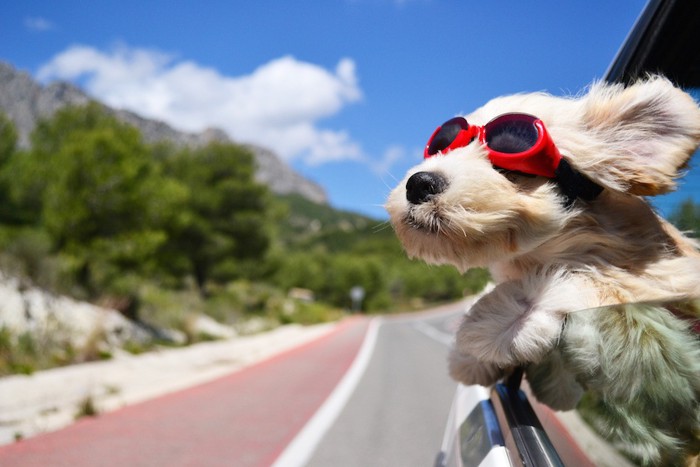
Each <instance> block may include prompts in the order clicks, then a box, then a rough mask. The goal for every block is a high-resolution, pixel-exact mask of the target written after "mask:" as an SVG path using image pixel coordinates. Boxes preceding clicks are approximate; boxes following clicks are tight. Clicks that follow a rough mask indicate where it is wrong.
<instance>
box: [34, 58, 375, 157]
mask: <svg viewBox="0 0 700 467" xmlns="http://www.w3.org/2000/svg"><path fill="white" fill-rule="evenodd" d="M38 77H39V79H41V80H42V81H47V80H50V79H56V78H58V79H67V80H80V82H81V83H82V84H83V86H84V87H85V88H86V90H87V91H88V92H89V93H90V94H91V95H93V96H94V97H96V98H97V99H99V100H101V101H103V102H105V103H107V104H108V105H110V106H114V107H117V108H123V109H128V110H132V111H134V112H137V113H139V114H141V115H144V116H147V117H151V118H157V119H160V120H163V121H166V122H168V123H170V124H171V125H173V126H174V127H176V128H180V129H184V130H188V131H201V130H203V129H205V128H207V127H218V128H222V129H224V130H225V131H227V132H228V133H229V135H230V136H231V137H232V138H234V139H235V140H237V141H242V142H252V143H257V144H260V145H263V146H266V147H269V148H271V149H273V150H274V151H276V152H277V153H278V154H279V155H280V156H282V157H284V158H286V159H292V158H295V157H301V158H303V159H304V160H305V161H306V162H307V163H309V164H320V163H324V162H328V161H337V160H347V159H352V160H362V159H363V155H362V150H361V148H360V146H359V144H358V143H357V142H355V141H353V140H352V138H351V137H350V136H349V135H348V134H347V133H346V132H344V131H338V130H329V129H323V128H320V127H319V126H318V121H319V120H320V119H322V118H324V117H329V116H332V115H335V114H337V113H338V112H340V111H341V110H342V109H343V107H345V106H346V105H348V104H350V103H352V102H356V101H358V100H359V99H361V98H362V91H361V90H360V87H359V85H358V81H357V75H356V71H355V63H354V62H353V61H352V60H351V59H349V58H344V59H342V60H340V61H339V62H338V64H337V66H336V67H335V70H327V69H325V68H323V67H321V66H319V65H315V64H312V63H308V62H303V61H300V60H297V59H296V58H294V57H292V56H284V57H281V58H278V59H275V60H272V61H270V62H268V63H265V64H263V65H261V66H260V67H259V68H257V69H255V70H253V71H252V72H251V73H250V74H247V75H243V76H235V77H231V76H224V75H222V74H221V73H219V72H218V71H217V70H215V69H212V68H207V67H204V66H202V65H199V64H197V63H194V62H192V61H177V60H176V59H175V58H174V57H173V56H171V55H168V54H164V53H162V52H159V51H155V50H147V49H138V48H129V47H125V46H121V47H116V48H114V49H113V50H111V51H109V52H104V51H101V50H98V49H95V48H93V47H88V46H73V47H70V48H68V49H67V50H65V51H64V52H62V53H60V54H58V55H56V56H55V57H54V58H53V59H52V60H51V61H49V62H48V63H47V64H46V65H44V66H43V67H42V68H41V69H40V70H39V73H38Z"/></svg>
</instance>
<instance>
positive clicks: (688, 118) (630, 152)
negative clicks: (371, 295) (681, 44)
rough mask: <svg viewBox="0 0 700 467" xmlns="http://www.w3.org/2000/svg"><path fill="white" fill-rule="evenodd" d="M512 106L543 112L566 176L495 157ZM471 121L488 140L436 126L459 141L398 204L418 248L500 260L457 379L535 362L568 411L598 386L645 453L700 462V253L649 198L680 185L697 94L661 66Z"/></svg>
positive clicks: (394, 219) (516, 98) (489, 377)
mask: <svg viewBox="0 0 700 467" xmlns="http://www.w3.org/2000/svg"><path fill="white" fill-rule="evenodd" d="M513 112H518V113H524V114H529V115H532V116H536V117H537V118H539V119H540V120H541V121H542V122H543V123H544V125H545V126H546V131H547V132H548V134H549V135H550V137H551V140H552V141H553V143H554V145H556V148H558V154H559V155H560V156H561V161H562V162H561V165H560V166H559V167H558V168H557V171H556V173H554V174H547V175H545V176H543V175H538V174H535V175H532V174H531V173H523V171H518V170H508V167H505V168H504V167H502V165H503V164H500V163H498V161H495V160H494V159H495V156H493V155H492V154H490V153H489V147H488V146H489V145H490V144H491V143H490V142H488V138H489V135H488V125H487V122H489V121H491V120H493V119H494V118H496V117H497V116H499V115H503V114H508V113H513ZM466 122H468V123H469V124H470V125H473V126H474V128H482V129H483V128H486V132H487V134H486V138H485V139H484V138H481V137H477V136H476V135H479V134H480V133H479V132H478V131H477V132H476V133H473V134H472V137H473V141H471V142H470V140H466V141H464V142H463V143H462V144H461V145H460V144H458V145H457V146H458V147H455V148H447V147H446V145H447V144H448V143H450V142H451V141H452V140H451V138H452V137H453V135H444V134H441V133H439V134H435V135H434V136H433V138H435V140H440V139H446V141H443V142H441V143H439V142H438V143H439V144H437V143H436V147H437V150H436V149H435V148H432V152H434V154H427V153H426V156H428V157H426V159H425V160H424V161H423V162H422V163H421V164H419V165H418V166H416V167H414V168H413V169H411V170H410V171H409V172H408V174H407V175H406V178H405V179H404V180H403V181H402V182H401V183H400V184H399V185H398V187H397V188H395V189H394V190H393V191H392V192H391V194H390V195H389V199H388V201H387V205H386V208H387V210H388V212H389V214H390V217H391V223H392V225H393V227H394V229H395V231H396V234H397V235H398V237H399V239H400V240H401V242H402V244H403V246H404V249H405V250H406V252H407V254H408V255H409V256H411V257H416V258H421V259H423V260H424V261H426V262H428V263H431V264H451V265H454V266H456V267H457V268H458V269H459V270H461V271H466V270H467V269H469V268H472V267H487V268H488V269H489V271H490V272H491V275H492V277H493V279H494V281H495V282H496V284H497V285H496V287H495V288H494V289H493V290H492V291H491V292H489V293H487V294H486V295H484V296H483V297H482V298H481V299H480V300H479V301H477V302H476V303H475V304H474V305H473V306H472V307H471V309H470V310H469V311H468V312H467V314H466V315H465V317H464V319H463V322H462V324H461V326H460V329H459V331H458V333H457V336H456V343H455V348H454V350H453V351H452V355H451V357H450V373H451V375H452V376H453V377H454V378H455V379H457V380H459V381H461V382H463V383H465V384H482V385H491V384H493V383H494V382H496V381H497V380H499V379H501V378H503V377H504V376H505V375H507V374H509V373H510V372H511V371H512V370H513V369H514V368H516V367H522V366H524V367H525V368H526V377H527V379H528V382H529V384H530V386H531V389H532V391H533V393H534V395H535V396H536V397H537V399H539V400H540V401H541V402H543V403H545V404H548V405H549V406H551V407H552V408H554V409H557V410H569V409H572V408H574V407H575V406H576V404H577V402H578V401H579V399H580V398H581V396H582V394H583V393H584V392H586V391H589V392H590V393H591V397H592V399H593V400H594V401H596V402H595V403H597V404H598V408H599V409H600V412H601V414H602V416H603V417H604V422H603V423H601V428H602V429H604V430H605V432H606V433H607V434H608V435H609V436H610V437H611V438H612V439H614V440H616V441H617V442H618V443H619V444H620V445H621V447H622V448H623V449H626V450H627V451H628V452H629V453H631V454H632V455H633V456H635V457H636V458H638V459H639V460H640V461H641V462H642V463H645V464H655V465H679V464H683V463H692V462H694V460H693V458H694V457H695V456H696V455H697V454H698V452H699V451H700V407H699V404H698V400H699V399H700V339H699V338H698V334H697V333H696V332H697V331H696V330H694V329H693V326H694V323H696V322H697V321H695V320H697V319H698V318H700V311H699V310H700V307H698V306H696V302H694V301H692V299H694V298H696V297H700V254H699V253H698V244H697V243H696V242H695V241H694V240H692V239H690V238H688V237H686V236H684V235H683V234H681V233H680V232H679V231H678V230H676V229H675V228H674V227H673V226H672V225H670V224H669V223H668V222H666V221H664V220H663V219H661V218H660V217H659V216H658V215H657V214H656V213H655V211H654V210H653V209H652V208H651V207H650V206H649V204H648V203H647V201H646V200H645V198H644V197H647V196H654V195H659V194H663V193H666V192H669V191H671V190H673V189H674V188H675V181H674V180H675V179H676V178H677V177H679V176H680V175H681V174H682V170H683V169H684V167H686V164H687V163H688V160H689V158H690V156H691V155H692V153H693V151H694V150H695V149H696V147H697V146H698V143H700V109H699V108H698V106H697V104H696V103H695V102H694V101H693V99H692V98H691V97H690V96H689V95H687V94H685V93H684V92H682V91H680V90H679V89H677V88H675V87H674V86H673V85H672V84H671V83H670V82H669V81H668V80H666V79H664V78H661V77H649V78H647V79H645V80H643V81H640V82H638V83H636V84H633V85H631V86H628V87H624V86H621V85H609V84H602V83H598V84H595V85H593V86H591V88H590V89H589V91H588V93H587V94H585V95H583V96H581V97H577V98H562V97H554V96H551V95H547V94H543V93H537V94H522V95H513V96H506V97H501V98H497V99H494V100H492V101H490V102H488V103H487V104H486V105H484V106H483V107H481V108H480V109H478V110H476V111H475V112H474V113H472V114H470V115H468V116H466ZM466 122H464V123H466ZM445 125H447V123H446V124H445ZM463 126H464V128H466V126H465V125H463ZM464 128H462V130H464ZM458 129H459V128H458ZM465 131H466V130H465ZM470 131H471V130H470ZM436 133H437V131H436ZM506 133H507V132H506ZM482 136H483V134H482ZM506 136H507V135H506ZM513 137H514V138H515V139H516V140H517V139H518V138H519V137H520V136H519V135H518V134H517V131H515V134H514V135H513ZM508 144H509V143H507V142H506V143H501V145H500V147H501V148H507V147H508ZM514 144H515V145H516V146H517V141H516V142H515V143H514ZM529 144H531V143H526V144H525V147H527V146H528V145H529ZM427 151H428V148H426V152H427ZM500 151H503V152H511V153H513V152H517V151H518V149H517V148H516V149H511V150H505V149H500ZM499 165H501V166H499ZM506 165H507V164H506ZM670 300H675V301H676V302H675V303H670ZM604 306H605V308H601V307H604ZM695 461H697V458H696V459H695Z"/></svg>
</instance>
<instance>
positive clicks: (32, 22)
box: [24, 16, 55, 32]
mask: <svg viewBox="0 0 700 467" xmlns="http://www.w3.org/2000/svg"><path fill="white" fill-rule="evenodd" d="M24 27H25V28H27V29H29V30H30V31H32V32H45V31H51V30H52V29H54V28H55V25H54V24H53V23H52V22H51V21H49V20H47V19H46V18H41V17H37V16H32V17H29V18H25V19H24Z"/></svg>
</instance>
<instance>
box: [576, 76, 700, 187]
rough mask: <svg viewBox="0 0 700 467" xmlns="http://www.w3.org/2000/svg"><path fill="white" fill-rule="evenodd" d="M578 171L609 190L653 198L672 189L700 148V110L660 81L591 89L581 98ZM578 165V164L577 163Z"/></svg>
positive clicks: (684, 95) (653, 79)
mask: <svg viewBox="0 0 700 467" xmlns="http://www.w3.org/2000/svg"><path fill="white" fill-rule="evenodd" d="M582 124H583V125H584V127H585V134H586V135H587V137H586V140H587V143H584V144H586V145H587V146H588V147H586V148H585V149H584V148H581V149H582V150H583V152H585V153H586V157H585V158H584V159H585V160H581V161H578V160H577V161H576V162H577V163H578V162H580V163H581V169H582V171H584V172H585V173H587V174H588V175H589V176H590V177H591V178H592V179H593V180H596V181H599V182H601V184H603V185H606V186H607V187H608V188H612V189H616V190H620V191H625V192H627V193H631V194H635V195H644V196H649V195H657V194H661V193H665V192H668V191H671V190H673V189H674V188H675V179H676V178H677V177H678V176H679V175H680V174H681V173H680V172H681V170H682V169H683V168H684V167H685V166H686V163H687V162H688V159H689V158H690V156H691V155H692V154H693V151H695V149H696V147H697V146H698V143H700V108H698V105H697V103H696V102H695V101H694V100H693V99H692V98H691V97H690V96H689V95H688V94H686V93H684V92H683V91H681V90H679V89H677V88H675V87H674V86H673V85H672V84H671V82H670V81H668V80H667V79H665V78H662V77H650V78H648V79H645V80H643V81H640V82H637V83H636V84H633V85H631V86H629V87H624V86H622V85H610V84H602V83H599V84H595V85H593V86H592V87H591V90H590V92H589V93H588V95H587V96H585V97H584V98H583V114H582ZM577 165H578V164H577Z"/></svg>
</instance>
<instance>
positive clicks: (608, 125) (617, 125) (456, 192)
mask: <svg viewBox="0 0 700 467" xmlns="http://www.w3.org/2000/svg"><path fill="white" fill-rule="evenodd" d="M510 112H520V113H527V114H530V115H534V116H537V117H538V118H540V119H541V120H542V121H543V122H544V123H545V125H546V127H547V129H548V131H549V133H550V135H551V136H552V139H553V140H554V143H555V144H556V146H557V147H558V149H559V151H560V153H561V155H562V156H563V157H564V159H566V160H567V161H568V162H569V163H570V164H571V165H572V166H574V167H575V168H576V169H577V170H578V171H580V172H581V173H583V174H585V175H586V176H587V177H588V178H589V179H591V180H593V181H595V182H596V183H597V184H599V185H600V186H602V187H604V188H605V189H606V190H612V191H616V192H618V193H625V194H627V195H630V196H633V195H654V194H658V193H663V192H666V191H669V190H671V189H673V187H674V178H675V177H676V176H677V175H678V170H679V168H680V167H681V166H683V164H685V162H686V161H687V159H688V157H689V156H690V154H692V152H693V150H694V149H695V147H696V145H697V143H698V140H699V139H700V111H699V110H698V108H697V105H696V104H695V103H694V102H693V101H692V99H691V98H690V97H689V96H688V95H686V94H685V93H682V92H681V91H679V90H677V89H676V88H674V87H673V86H672V85H671V84H670V83H669V82H668V81H666V80H663V79H660V78H656V79H652V80H649V81H647V82H643V83H640V84H637V85H634V86H631V87H629V88H622V87H621V86H606V85H597V86H594V87H593V88H592V89H591V91H590V92H589V94H588V95H586V96H584V97H581V98H579V99H566V98H557V97H553V96H550V95H546V94H523V95H515V96H508V97H502V98H498V99H494V100H493V101H491V102H489V103H488V104H486V105H485V106H484V107H482V108H480V109H479V110H477V111H475V112H474V113H472V114H470V115H467V116H466V119H467V121H469V122H470V123H472V124H475V125H480V126H481V125H484V124H485V123H487V122H488V121H490V120H492V119H493V118H495V117H497V116H499V115H502V114H504V113H510ZM595 202H598V201H592V203H595ZM386 208H387V211H388V212H389V214H390V217H391V222H392V224H393V226H394V229H395V231H396V233H397V235H398V237H399V239H400V240H401V242H402V243H403V245H404V248H405V250H406V252H407V253H408V254H409V256H411V257H418V258H421V259H423V260H425V261H426V262H429V263H433V264H452V265H454V266H456V267H457V268H458V269H460V270H462V271H464V270H466V269H468V268H471V267H476V266H489V265H491V264H493V263H497V262H502V261H507V260H509V259H511V258H514V257H517V256H521V255H523V254H526V253H528V252H530V251H532V250H533V249H534V248H536V247H538V246H540V245H542V244H544V243H545V242H547V241H548V240H550V239H552V238H554V237H556V236H557V235H559V234H560V233H561V232H562V231H564V230H565V229H566V228H567V226H568V225H569V224H570V223H571V221H572V219H573V218H575V217H576V216H580V215H585V203H576V204H575V205H574V206H573V207H572V206H568V205H567V203H566V198H565V197H564V195H563V194H562V192H561V189H560V187H559V186H558V185H557V183H556V181H554V180H553V179H549V178H545V177H541V176H532V175H526V174H522V173H517V172H508V171H505V170H502V169H499V168H497V167H494V166H493V165H492V163H491V161H490V160H489V158H488V152H487V149H486V148H485V147H484V146H483V145H482V144H481V143H479V141H474V142H472V143H470V144H468V145H466V146H464V147H461V148H458V149H455V150H453V151H451V152H448V153H447V154H442V153H438V154H437V155H436V156H434V157H431V158H429V159H426V160H424V161H423V162H422V163H420V164H418V165H417V166H416V167H414V168H412V169H411V170H409V172H408V173H407V174H406V176H405V178H404V179H403V180H402V181H401V182H400V183H399V184H398V186H397V187H396V188H395V189H394V190H393V191H392V192H391V194H390V195H389V199H388V202H387V204H386Z"/></svg>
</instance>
